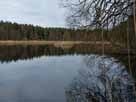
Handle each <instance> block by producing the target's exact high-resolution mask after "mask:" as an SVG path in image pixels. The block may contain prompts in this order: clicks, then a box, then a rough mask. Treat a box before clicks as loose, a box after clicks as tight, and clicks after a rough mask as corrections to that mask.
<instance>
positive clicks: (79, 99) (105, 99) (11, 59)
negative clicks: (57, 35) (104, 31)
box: [0, 45, 136, 102]
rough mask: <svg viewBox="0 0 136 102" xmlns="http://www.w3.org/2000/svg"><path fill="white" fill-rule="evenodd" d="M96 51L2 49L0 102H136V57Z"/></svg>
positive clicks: (80, 48)
mask: <svg viewBox="0 0 136 102" xmlns="http://www.w3.org/2000/svg"><path fill="white" fill-rule="evenodd" d="M128 58H129V57H128V55H123V54H122V55H121V54H114V53H113V54H107V55H105V56H102V55H101V53H97V52H95V51H94V49H93V48H88V47H87V46H86V47H83V48H82V46H80V45H79V46H74V47H71V48H62V47H55V46H51V45H50V46H49V45H44V46H43V45H42V46H38V45H35V46H30V45H29V46H0V101H1V102H135V101H136V100H135V94H134V92H135V91H134V88H135V83H134V81H135V79H136V74H135V67H136V60H135V58H136V56H135V55H132V56H131V57H130V58H131V59H130V62H131V70H130V68H129V64H128Z"/></svg>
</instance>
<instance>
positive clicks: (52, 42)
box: [0, 40, 110, 46]
mask: <svg viewBox="0 0 136 102" xmlns="http://www.w3.org/2000/svg"><path fill="white" fill-rule="evenodd" d="M73 44H102V42H100V41H97V42H93V41H88V42H87V41H43V40H41V41H38V40H28V41H14V40H5V41H3V40H1V41H0V45H55V46H60V45H73ZM105 44H106V45H110V42H105Z"/></svg>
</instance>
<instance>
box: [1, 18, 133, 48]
mask: <svg viewBox="0 0 136 102" xmlns="http://www.w3.org/2000/svg"><path fill="white" fill-rule="evenodd" d="M131 19H133V18H131ZM131 19H130V20H129V23H130V24H131V26H133V20H131ZM131 26H130V27H129V28H130V31H131V32H129V33H130V34H129V36H130V37H129V39H131V41H130V45H132V46H135V45H133V44H134V43H133V42H134V41H135V39H134V38H135V37H134V34H133V32H134V29H133V27H131ZM127 27H128V25H127V21H125V22H121V23H120V24H119V25H117V26H115V27H114V28H112V29H106V28H104V29H85V28H84V29H83V28H82V29H81V28H80V29H76V28H44V27H40V26H33V25H29V24H17V23H11V22H4V21H0V40H2V41H3V40H4V41H5V40H16V41H24V40H25V41H27V40H45V41H102V36H101V32H102V30H103V32H104V41H109V42H112V43H113V44H114V43H115V42H116V43H120V44H123V45H124V46H126V44H127V43H126V42H127V39H128V37H127Z"/></svg>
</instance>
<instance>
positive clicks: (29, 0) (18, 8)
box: [0, 0, 65, 27]
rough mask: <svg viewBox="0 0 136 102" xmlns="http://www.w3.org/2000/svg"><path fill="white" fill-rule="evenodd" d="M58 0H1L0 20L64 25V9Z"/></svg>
mask: <svg viewBox="0 0 136 102" xmlns="http://www.w3.org/2000/svg"><path fill="white" fill-rule="evenodd" d="M59 4H60V0H1V1H0V20H4V21H12V22H17V23H27V24H34V25H40V26H44V27H64V26H65V10H64V8H62V7H60V5H59Z"/></svg>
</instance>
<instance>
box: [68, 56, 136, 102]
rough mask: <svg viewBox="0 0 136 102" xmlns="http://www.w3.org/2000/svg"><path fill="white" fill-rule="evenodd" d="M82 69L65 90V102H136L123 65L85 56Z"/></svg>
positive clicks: (104, 58) (103, 57) (130, 82)
mask: <svg viewBox="0 0 136 102" xmlns="http://www.w3.org/2000/svg"><path fill="white" fill-rule="evenodd" d="M83 62H84V68H81V69H80V70H79V73H78V75H77V76H76V77H75V78H74V79H73V81H72V82H71V84H70V85H69V86H68V87H67V88H66V98H67V102H136V100H135V95H134V87H133V86H134V83H133V79H132V77H131V76H130V75H129V74H128V73H127V71H126V68H125V66H124V65H122V64H121V63H119V62H118V61H117V60H115V59H114V58H108V57H106V56H97V55H92V56H86V57H85V58H84V61H83Z"/></svg>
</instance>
